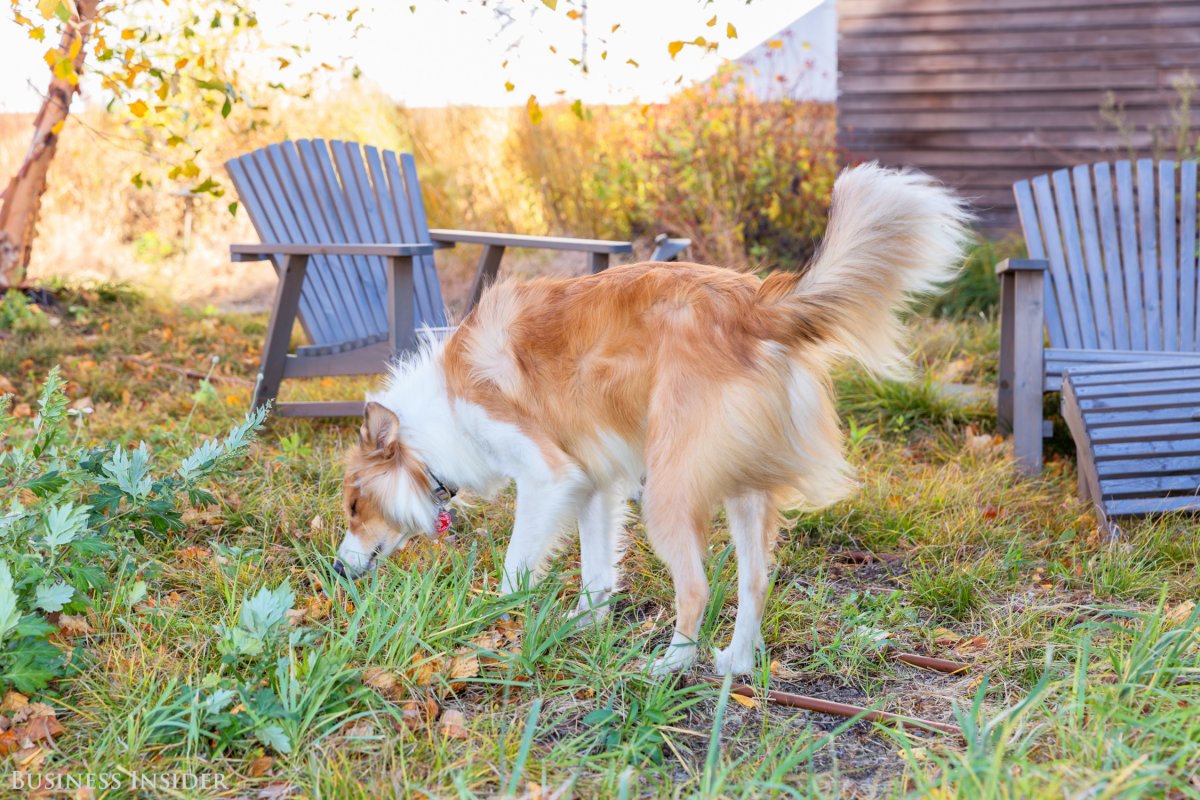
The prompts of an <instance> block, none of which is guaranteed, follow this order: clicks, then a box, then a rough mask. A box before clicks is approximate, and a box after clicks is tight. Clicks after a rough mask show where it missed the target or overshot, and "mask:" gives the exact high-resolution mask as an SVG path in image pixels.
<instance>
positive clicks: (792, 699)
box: [708, 679, 962, 736]
mask: <svg viewBox="0 0 1200 800" xmlns="http://www.w3.org/2000/svg"><path fill="white" fill-rule="evenodd" d="M708 682H709V683H711V684H713V685H716V686H719V685H720V682H718V681H715V680H712V679H709V681H708ZM732 691H733V693H734V694H740V695H741V696H742V697H755V696H756V695H755V691H754V688H753V687H751V686H743V685H739V684H735V685H734V686H733V689H732ZM767 699H768V700H770V701H771V702H772V703H775V704H776V705H781V706H788V707H789V708H802V709H804V710H806V711H816V712H818V713H821V714H832V715H834V716H837V717H847V718H850V717H862V718H863V719H865V720H869V721H871V722H891V723H895V724H896V725H900V726H902V727H905V726H907V727H913V728H922V729H925V730H934V731H940V732H942V733H949V734H953V735H955V736H962V728H960V727H958V726H957V725H951V724H949V723H946V722H932V721H930V720H925V719H917V718H915V717H905V716H902V715H900V714H893V713H891V712H890V711H875V710H873V709H870V708H863V707H862V706H854V705H850V704H849V703H835V702H834V701H832V700H822V699H821V698H819V697H809V696H808V695H803V694H792V693H791V692H780V691H776V690H775V689H768V690H767Z"/></svg>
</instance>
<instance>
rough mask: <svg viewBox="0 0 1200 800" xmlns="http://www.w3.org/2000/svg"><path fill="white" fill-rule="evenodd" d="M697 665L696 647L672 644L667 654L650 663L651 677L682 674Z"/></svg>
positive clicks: (668, 646)
mask: <svg viewBox="0 0 1200 800" xmlns="http://www.w3.org/2000/svg"><path fill="white" fill-rule="evenodd" d="M695 663H696V645H694V644H684V645H677V644H670V645H667V652H666V653H664V654H663V655H662V656H661V657H659V658H656V659H654V660H653V661H651V662H650V666H649V668H648V671H649V673H650V674H651V675H656V676H660V675H670V674H672V673H675V672H682V671H684V670H686V669H688V668H689V667H691V666H692V664H695Z"/></svg>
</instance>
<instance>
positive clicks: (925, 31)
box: [838, 0, 1200, 229]
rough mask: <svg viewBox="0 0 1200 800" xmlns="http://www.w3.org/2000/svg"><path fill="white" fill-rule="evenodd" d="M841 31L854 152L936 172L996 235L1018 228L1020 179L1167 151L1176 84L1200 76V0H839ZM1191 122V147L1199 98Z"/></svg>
mask: <svg viewBox="0 0 1200 800" xmlns="http://www.w3.org/2000/svg"><path fill="white" fill-rule="evenodd" d="M838 34H839V41H838V61H839V70H840V76H839V89H840V96H839V98H838V127H839V136H840V145H841V146H842V147H843V148H844V149H845V150H846V151H847V153H848V155H849V157H850V158H852V159H854V160H868V159H878V160H879V161H881V162H883V163H885V164H890V165H912V166H915V167H919V168H921V169H923V170H926V171H928V172H930V173H932V174H934V175H937V176H938V177H939V178H941V179H942V180H944V181H946V182H947V183H949V184H951V185H953V186H956V187H958V188H959V189H961V190H962V191H963V193H964V194H966V195H967V196H969V197H972V198H975V202H976V206H977V207H978V208H979V209H980V211H981V213H982V215H983V223H984V224H985V226H987V227H989V228H992V229H1003V228H1012V227H1015V225H1016V211H1015V205H1014V202H1013V196H1012V188H1011V187H1012V184H1013V182H1014V181H1016V180H1019V179H1021V178H1026V177H1030V176H1032V175H1036V174H1040V173H1044V172H1047V171H1050V170H1052V169H1056V168H1058V167H1063V166H1068V165H1073V164H1079V163H1087V162H1092V161H1098V160H1105V159H1109V158H1113V157H1125V156H1128V155H1129V154H1130V152H1131V150H1132V151H1133V152H1136V153H1137V154H1138V155H1154V154H1161V155H1164V156H1170V157H1175V156H1176V155H1177V153H1176V147H1175V139H1176V138H1177V137H1176V132H1177V131H1178V129H1179V125H1178V120H1177V117H1178V109H1179V108H1180V94H1179V91H1178V90H1177V88H1176V85H1177V83H1178V82H1179V81H1180V80H1181V78H1182V77H1183V76H1184V74H1185V73H1190V76H1191V78H1192V79H1193V80H1194V81H1200V0H1140V2H1139V1H1138V0H838ZM1109 92H1111V93H1112V96H1113V98H1114V99H1115V101H1116V103H1117V105H1118V106H1119V107H1120V108H1121V109H1122V112H1121V117H1122V118H1123V120H1124V130H1121V129H1119V126H1118V125H1117V124H1114V121H1113V120H1112V118H1111V115H1108V114H1105V113H1103V112H1102V109H1103V108H1104V106H1105V103H1106V95H1107V94H1108V93H1109ZM1106 116H1107V117H1109V118H1108V119H1106V118H1105V117H1106ZM1189 116H1190V124H1191V126H1192V130H1191V143H1192V144H1193V145H1194V144H1195V142H1196V136H1197V133H1200V93H1198V94H1197V96H1196V97H1194V98H1193V103H1192V109H1191V111H1190V115H1189Z"/></svg>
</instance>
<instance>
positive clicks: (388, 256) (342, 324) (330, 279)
mask: <svg viewBox="0 0 1200 800" xmlns="http://www.w3.org/2000/svg"><path fill="white" fill-rule="evenodd" d="M225 168H226V170H227V171H228V172H229V176H230V178H231V179H232V180H233V185H234V187H235V188H236V189H237V192H238V196H239V198H240V200H241V203H242V206H243V207H244V208H245V209H246V211H247V213H248V214H249V216H250V220H251V222H252V223H253V224H254V228H255V230H256V231H257V232H258V236H259V238H260V239H261V240H262V243H261V244H235V245H233V246H231V247H230V253H231V256H232V258H233V260H234V261H264V260H270V261H271V262H272V263H273V264H274V266H275V270H276V272H277V273H278V275H279V284H278V286H277V288H276V291H275V299H274V304H273V306H272V310H271V319H270V322H269V323H268V325H267V335H266V342H265V344H264V347H263V354H262V362H261V366H260V369H259V375H258V383H257V386H256V388H255V391H254V399H253V406H254V407H255V408H257V407H258V406H260V405H262V404H264V403H266V402H268V401H271V400H274V399H275V397H276V395H277V394H278V393H279V386H280V383H281V382H282V381H283V379H284V378H299V377H315V376H325V375H367V374H373V373H378V372H382V371H383V370H384V369H385V367H386V365H387V363H388V361H389V360H390V359H392V358H393V357H394V356H395V355H396V354H398V353H402V352H404V351H406V350H409V349H411V348H413V347H415V346H416V344H417V334H416V331H417V330H418V329H420V328H422V327H428V328H430V329H431V330H432V331H433V332H434V334H435V335H438V334H446V333H448V332H449V331H450V330H451V328H450V327H449V323H448V320H447V317H446V309H445V305H444V303H443V302H442V295H441V289H440V287H439V283H438V277H437V271H436V270H435V268H434V258H433V253H434V250H435V249H438V248H443V247H453V246H454V245H455V244H459V243H461V244H479V245H483V255H482V257H481V258H480V262H479V269H478V272H477V274H476V276H475V281H474V284H473V286H472V289H471V300H470V302H471V305H474V303H475V302H477V301H478V299H479V296H480V294H481V293H482V292H483V289H484V287H485V286H486V285H487V284H488V283H489V282H491V281H492V280H494V279H495V277H496V274H497V272H498V271H499V268H500V261H501V258H502V256H503V255H504V251H505V249H506V248H509V247H529V248H538V249H545V250H571V251H578V252H583V253H587V254H588V263H589V266H590V268H591V270H592V272H599V271H601V270H603V269H605V268H606V267H607V266H608V262H609V257H610V256H611V255H613V254H617V253H628V252H630V251H631V250H632V246H631V245H630V244H629V243H628V242H610V241H600V240H593V239H564V238H552V237H542V236H517V235H509V234H498V233H474V232H469V231H456V230H437V229H435V230H430V228H429V226H428V223H427V222H426V219H425V206H424V203H423V201H422V199H421V188H420V184H419V182H418V180H417V170H416V164H415V162H414V161H413V157H412V156H411V155H409V154H407V153H402V154H396V153H393V152H390V151H380V150H378V149H377V148H374V147H370V146H360V145H359V144H358V143H356V142H340V141H330V142H326V141H322V140H300V141H295V142H290V141H289V142H282V143H280V144H273V145H269V146H267V147H264V148H262V149H260V150H256V151H254V152H252V153H248V154H247V155H244V156H241V157H239V158H235V159H233V160H231V161H229V162H228V163H226V165H225ZM297 317H298V318H299V320H300V324H301V326H302V328H303V329H304V333H305V336H306V337H307V339H308V341H309V344H307V345H305V346H301V347H298V348H297V349H296V352H295V353H289V352H288V346H289V340H290V338H291V332H292V325H293V323H294V321H295V320H296V319H297ZM275 410H276V413H278V414H282V415H285V416H352V415H357V414H361V413H362V401H353V402H325V403H284V404H279V405H277V406H276V408H275Z"/></svg>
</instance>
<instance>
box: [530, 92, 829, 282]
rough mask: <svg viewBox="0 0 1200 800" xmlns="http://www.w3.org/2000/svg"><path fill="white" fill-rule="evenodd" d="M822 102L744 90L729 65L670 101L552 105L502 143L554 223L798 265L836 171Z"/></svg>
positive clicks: (700, 255) (743, 259) (820, 223)
mask: <svg viewBox="0 0 1200 800" xmlns="http://www.w3.org/2000/svg"><path fill="white" fill-rule="evenodd" d="M835 128H836V125H835V117H834V109H833V107H832V106H831V105H826V104H820V103H812V102H804V103H802V102H795V101H782V102H771V103H764V102H759V101H758V100H756V99H755V98H754V97H752V96H751V95H750V94H749V93H748V92H747V90H746V88H745V86H744V84H743V83H742V81H741V80H739V78H738V77H737V74H736V73H734V72H722V73H719V74H718V75H717V76H716V77H714V78H713V79H711V80H710V81H707V82H705V83H701V84H698V85H696V86H694V87H691V88H688V89H685V90H683V91H681V92H680V93H679V94H678V95H676V96H675V97H674V98H672V100H671V101H670V102H669V103H665V104H662V105H643V106H632V107H619V108H597V109H587V110H585V111H584V113H583V114H582V115H578V114H575V113H573V112H572V111H571V110H570V109H566V108H561V109H554V110H552V111H550V112H549V113H548V114H547V115H546V118H545V119H544V120H543V121H542V122H541V123H540V124H537V125H535V124H533V123H532V122H531V121H529V120H527V119H523V120H521V121H520V123H519V124H518V125H517V126H516V127H515V128H514V130H513V132H512V134H511V135H510V137H509V141H508V142H507V150H508V155H509V157H510V159H511V160H512V161H513V162H514V163H515V164H516V165H517V167H518V169H517V171H518V172H523V173H524V174H527V175H530V176H536V180H534V181H533V184H534V186H535V187H536V189H537V198H536V200H537V201H538V204H539V206H540V207H541V208H543V209H545V212H546V214H547V216H548V218H547V219H546V221H545V222H546V224H547V225H548V226H549V227H551V228H554V229H556V230H561V231H564V232H565V231H576V232H581V233H586V234H588V235H593V236H616V237H623V236H629V235H633V236H639V235H648V236H653V235H655V234H656V233H659V232H661V231H666V232H669V233H671V234H674V235H679V236H686V237H688V238H690V239H691V240H692V242H693V251H692V256H693V257H694V258H696V259H698V260H700V261H706V262H711V263H717V264H721V265H725V266H734V267H747V266H755V267H761V266H766V267H781V266H782V267H789V268H790V267H795V266H797V265H799V264H801V263H803V262H804V261H806V260H807V259H808V257H809V256H811V254H812V251H813V249H814V246H815V243H816V241H817V240H819V238H820V237H821V235H822V233H823V232H824V228H825V220H826V214H827V210H828V203H829V193H830V190H831V188H832V186H833V180H834V178H835V177H836V175H837V169H838V163H839V159H838V155H837V151H836V149H835V147H834V141H835Z"/></svg>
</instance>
